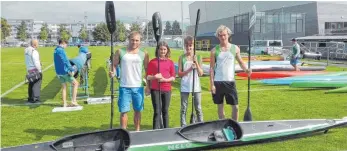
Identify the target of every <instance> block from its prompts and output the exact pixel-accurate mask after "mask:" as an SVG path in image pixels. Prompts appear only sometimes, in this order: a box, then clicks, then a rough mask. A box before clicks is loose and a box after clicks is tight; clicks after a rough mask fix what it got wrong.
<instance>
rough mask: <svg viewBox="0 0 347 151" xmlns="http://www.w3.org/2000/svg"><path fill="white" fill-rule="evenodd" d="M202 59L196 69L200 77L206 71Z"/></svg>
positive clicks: (198, 61)
mask: <svg viewBox="0 0 347 151" xmlns="http://www.w3.org/2000/svg"><path fill="white" fill-rule="evenodd" d="M201 66H202V59H201V57H200V59H199V60H197V63H196V68H197V69H198V75H199V76H202V75H203V74H204V71H203V70H202V67H201Z"/></svg>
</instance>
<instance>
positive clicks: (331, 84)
mask: <svg viewBox="0 0 347 151" xmlns="http://www.w3.org/2000/svg"><path fill="white" fill-rule="evenodd" d="M346 86H347V81H300V82H293V83H292V84H290V87H294V88H340V87H346Z"/></svg>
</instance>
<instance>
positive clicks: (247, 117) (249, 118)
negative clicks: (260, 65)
mask: <svg viewBox="0 0 347 151" xmlns="http://www.w3.org/2000/svg"><path fill="white" fill-rule="evenodd" d="M251 15H252V16H251V18H250V23H249V29H248V70H250V69H251V34H252V28H253V25H254V24H255V22H256V7H255V5H253V7H252V13H251ZM250 79H251V76H250V75H249V76H248V93H247V96H248V97H247V109H246V112H245V115H244V117H243V120H244V121H252V112H251V108H250Z"/></svg>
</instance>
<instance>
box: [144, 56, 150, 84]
mask: <svg viewBox="0 0 347 151" xmlns="http://www.w3.org/2000/svg"><path fill="white" fill-rule="evenodd" d="M148 63H149V56H148V52H147V51H145V58H144V60H143V66H144V68H145V76H144V78H145V79H146V82H147V85H146V86H148V87H149V88H150V84H151V82H150V80H148V78H147V77H146V75H147V72H148V71H147V68H148Z"/></svg>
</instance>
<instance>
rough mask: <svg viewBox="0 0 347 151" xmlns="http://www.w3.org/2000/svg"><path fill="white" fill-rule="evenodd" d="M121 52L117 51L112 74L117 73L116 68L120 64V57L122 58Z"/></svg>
mask: <svg viewBox="0 0 347 151" xmlns="http://www.w3.org/2000/svg"><path fill="white" fill-rule="evenodd" d="M119 51H120V50H117V51H116V52H115V54H114V56H113V66H112V72H115V71H116V68H117V66H118V64H119V57H120V54H119V53H120V52H119Z"/></svg>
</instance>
